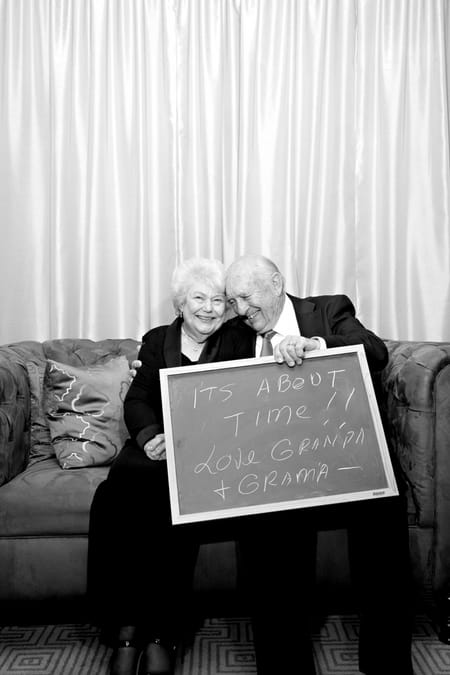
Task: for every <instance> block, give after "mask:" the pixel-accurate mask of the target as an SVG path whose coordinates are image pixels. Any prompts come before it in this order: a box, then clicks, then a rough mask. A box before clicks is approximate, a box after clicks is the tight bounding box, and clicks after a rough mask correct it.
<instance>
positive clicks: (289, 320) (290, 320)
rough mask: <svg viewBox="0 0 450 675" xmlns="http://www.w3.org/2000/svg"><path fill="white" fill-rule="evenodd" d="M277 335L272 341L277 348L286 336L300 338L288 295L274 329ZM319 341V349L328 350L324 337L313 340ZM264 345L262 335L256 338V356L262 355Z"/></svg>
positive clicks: (316, 337) (292, 306)
mask: <svg viewBox="0 0 450 675" xmlns="http://www.w3.org/2000/svg"><path fill="white" fill-rule="evenodd" d="M273 330H274V331H275V335H274V336H273V337H272V339H271V343H272V345H273V346H274V347H275V345H277V344H278V343H279V342H281V340H282V339H283V338H285V337H286V335H298V336H299V337H300V335H301V333H300V329H299V327H298V322H297V316H296V314H295V309H294V305H293V303H292V300H291V299H290V298H289V297H288V296H287V295H286V297H285V302H284V306H283V309H282V311H281V314H280V316H279V318H278V321H277V322H276V324H275V326H274V327H273ZM311 339H314V340H317V349H326V348H327V345H326V342H325V340H324V339H323V338H322V337H318V336H314V338H311ZM262 345H263V338H262V336H261V335H257V337H256V346H255V354H256V355H258V356H259V355H260V354H261V350H262Z"/></svg>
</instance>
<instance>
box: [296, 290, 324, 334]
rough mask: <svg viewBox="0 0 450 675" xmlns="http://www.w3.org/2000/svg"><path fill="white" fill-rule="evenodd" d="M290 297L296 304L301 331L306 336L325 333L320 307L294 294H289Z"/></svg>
mask: <svg viewBox="0 0 450 675" xmlns="http://www.w3.org/2000/svg"><path fill="white" fill-rule="evenodd" d="M289 298H290V299H291V300H292V304H293V305H294V310H295V315H296V317H297V321H298V326H299V328H300V333H301V334H302V335H303V336H304V337H312V336H313V335H323V333H324V329H325V326H324V320H323V316H322V312H321V311H320V308H319V307H318V306H317V305H316V304H315V303H314V302H311V301H310V300H306V299H304V298H296V297H294V296H293V295H289Z"/></svg>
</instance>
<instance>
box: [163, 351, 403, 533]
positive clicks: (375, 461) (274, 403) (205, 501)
mask: <svg viewBox="0 0 450 675" xmlns="http://www.w3.org/2000/svg"><path fill="white" fill-rule="evenodd" d="M161 390H162V396H163V412H164V429H165V434H166V447H167V462H168V469H169V483H170V498H171V507H172V520H173V522H174V523H184V522H192V521H199V520H210V519H214V518H226V517H231V516H236V515H243V514H252V513H262V512H267V511H278V510H283V509H292V508H302V507H311V506H314V505H318V504H327V503H337V502H344V501H355V500H361V499H369V498H379V497H388V496H392V495H395V494H397V493H398V492H397V486H396V483H395V478H394V474H393V470H392V465H391V462H390V458H389V454H388V450H387V445H386V441H385V437H384V433H383V429H382V425H381V421H380V417H379V412H378V407H377V404H376V399H375V394H374V391H373V386H372V381H371V378H370V374H369V369H368V366H367V360H366V356H365V352H364V348H363V347H362V346H361V345H357V346H352V347H341V348H336V349H328V350H325V351H317V352H310V353H309V354H308V356H307V358H305V359H304V361H303V363H302V364H301V366H296V367H294V368H289V367H288V366H286V365H285V364H282V365H280V364H277V363H275V362H274V360H273V357H265V358H254V359H245V360H239V361H227V362H222V363H212V364H203V365H195V366H187V367H185V368H166V369H163V370H161Z"/></svg>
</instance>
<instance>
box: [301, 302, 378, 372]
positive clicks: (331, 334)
mask: <svg viewBox="0 0 450 675" xmlns="http://www.w3.org/2000/svg"><path fill="white" fill-rule="evenodd" d="M289 297H290V299H291V300H292V302H293V304H294V309H295V313H296V315H297V321H298V325H299V328H300V333H301V334H302V335H303V336H304V337H309V338H310V337H314V336H319V337H323V338H324V340H325V342H326V343H327V347H330V348H331V347H345V346H346V345H357V344H362V345H364V348H365V352H366V356H367V361H368V363H369V368H370V369H371V371H377V370H382V369H383V368H384V367H385V365H386V364H387V361H388V351H387V348H386V345H385V344H384V342H383V340H381V338H379V337H378V336H377V335H375V333H372V331H370V330H368V329H367V328H365V327H364V326H363V325H362V323H361V322H360V321H359V320H358V319H357V318H356V316H355V308H354V306H353V303H352V302H351V300H350V299H349V298H348V297H347V296H346V295H318V296H315V297H313V296H312V297H309V298H296V297H294V296H292V295H290V296H289Z"/></svg>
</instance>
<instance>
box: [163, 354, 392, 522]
mask: <svg viewBox="0 0 450 675" xmlns="http://www.w3.org/2000/svg"><path fill="white" fill-rule="evenodd" d="M340 354H348V355H353V357H354V360H355V362H356V366H357V368H359V369H360V375H361V376H362V381H363V386H364V388H365V392H366V395H367V401H368V407H369V412H370V418H371V421H372V424H373V430H374V433H375V436H376V441H377V446H378V448H377V450H378V452H379V455H380V458H381V464H382V467H383V471H384V476H383V479H384V480H383V484H382V485H380V486H379V487H376V488H375V489H370V490H362V491H355V492H346V493H345V494H333V495H321V496H315V497H306V498H305V497H303V498H301V499H294V500H288V501H286V500H284V501H277V500H274V501H271V502H269V503H267V502H262V503H260V504H252V505H246V506H231V507H230V506H227V507H225V508H219V509H214V510H202V509H201V508H198V509H194V510H192V511H191V512H189V513H182V511H181V509H180V499H179V495H180V494H181V491H182V490H184V487H185V486H183V485H181V484H180V481H179V478H178V473H177V453H176V450H175V448H176V445H177V429H175V428H174V421H173V416H172V410H171V397H172V389H171V388H172V383H175V382H176V380H177V378H180V377H182V378H189V377H190V375H192V374H194V375H196V374H197V373H199V372H202V371H208V372H209V371H215V370H229V369H233V368H248V367H250V368H251V370H252V371H253V369H255V368H256V369H258V368H259V367H267V365H268V364H269V367H271V366H270V364H273V367H274V368H278V369H279V368H280V367H284V368H285V369H286V372H288V373H289V372H292V370H293V369H292V368H289V367H288V366H287V365H286V364H283V366H280V364H278V363H276V362H275V361H274V358H273V357H272V356H268V357H261V358H251V359H240V360H236V361H223V362H217V363H206V364H197V365H192V366H185V367H176V368H164V369H161V370H160V380H161V394H162V403H163V417H164V431H165V438H166V454H167V465H168V476H169V491H170V502H171V512H172V522H173V523H174V524H181V523H191V522H197V521H205V520H214V519H222V518H230V517H235V516H242V515H250V514H257V513H267V512H271V511H283V510H288V509H296V508H307V507H313V506H317V505H324V504H338V503H342V502H351V501H360V500H365V499H378V498H383V497H392V496H395V495H398V488H397V484H396V481H395V476H394V471H393V468H392V463H391V459H390V456H389V451H388V447H387V443H386V439H385V435H384V430H383V426H382V422H381V418H380V413H379V410H378V404H377V401H376V397H375V392H374V389H373V384H372V379H371V376H370V372H369V367H368V364H367V359H366V355H365V351H364V347H363V346H362V345H352V346H346V347H336V348H332V349H326V350H317V351H313V352H308V353H307V354H306V355H305V358H306V359H321V360H323V359H332V358H333V357H334V356H338V355H340ZM300 368H301V366H300Z"/></svg>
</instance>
